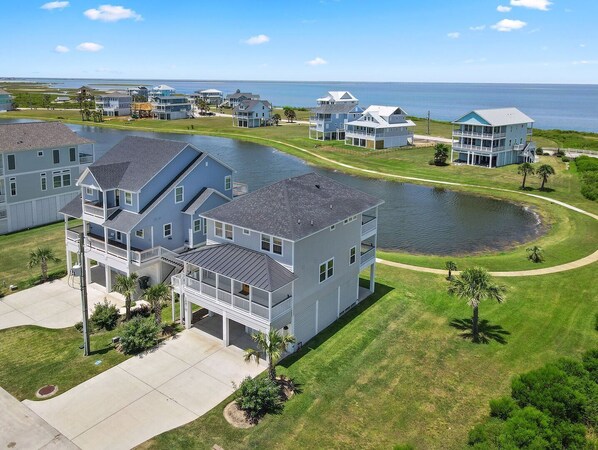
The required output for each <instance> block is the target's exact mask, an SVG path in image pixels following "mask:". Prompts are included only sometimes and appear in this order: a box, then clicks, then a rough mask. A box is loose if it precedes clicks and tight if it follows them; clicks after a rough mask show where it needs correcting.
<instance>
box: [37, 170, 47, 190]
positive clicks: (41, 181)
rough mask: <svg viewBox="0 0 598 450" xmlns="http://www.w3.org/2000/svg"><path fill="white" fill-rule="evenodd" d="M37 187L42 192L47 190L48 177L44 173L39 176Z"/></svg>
mask: <svg viewBox="0 0 598 450" xmlns="http://www.w3.org/2000/svg"><path fill="white" fill-rule="evenodd" d="M44 185H45V186H44ZM39 187H40V189H41V190H42V191H47V190H48V177H47V176H46V173H45V172H44V173H40V174H39Z"/></svg>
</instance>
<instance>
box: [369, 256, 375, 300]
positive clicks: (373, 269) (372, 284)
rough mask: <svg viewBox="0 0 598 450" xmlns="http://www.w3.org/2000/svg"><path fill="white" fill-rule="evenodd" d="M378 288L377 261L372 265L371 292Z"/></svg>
mask: <svg viewBox="0 0 598 450" xmlns="http://www.w3.org/2000/svg"><path fill="white" fill-rule="evenodd" d="M375 289H376V263H375V262H374V264H372V265H371V266H370V292H372V293H373V292H374V290H375Z"/></svg>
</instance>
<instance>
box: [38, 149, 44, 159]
mask: <svg viewBox="0 0 598 450" xmlns="http://www.w3.org/2000/svg"><path fill="white" fill-rule="evenodd" d="M42 156H44V151H43V150H39V151H38V152H37V157H38V158H41V157H42Z"/></svg>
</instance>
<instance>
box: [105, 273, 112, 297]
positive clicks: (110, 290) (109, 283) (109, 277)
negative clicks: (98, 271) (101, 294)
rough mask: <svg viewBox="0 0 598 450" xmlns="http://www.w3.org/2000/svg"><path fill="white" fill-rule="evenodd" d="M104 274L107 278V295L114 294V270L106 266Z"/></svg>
mask: <svg viewBox="0 0 598 450" xmlns="http://www.w3.org/2000/svg"><path fill="white" fill-rule="evenodd" d="M104 274H105V276H106V293H108V294H109V293H110V292H112V270H111V269H110V266H104Z"/></svg>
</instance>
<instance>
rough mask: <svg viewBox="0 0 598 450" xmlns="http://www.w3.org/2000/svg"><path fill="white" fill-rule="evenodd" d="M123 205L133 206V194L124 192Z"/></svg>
mask: <svg viewBox="0 0 598 450" xmlns="http://www.w3.org/2000/svg"><path fill="white" fill-rule="evenodd" d="M125 205H129V206H131V205H133V193H132V192H126V191H125Z"/></svg>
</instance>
